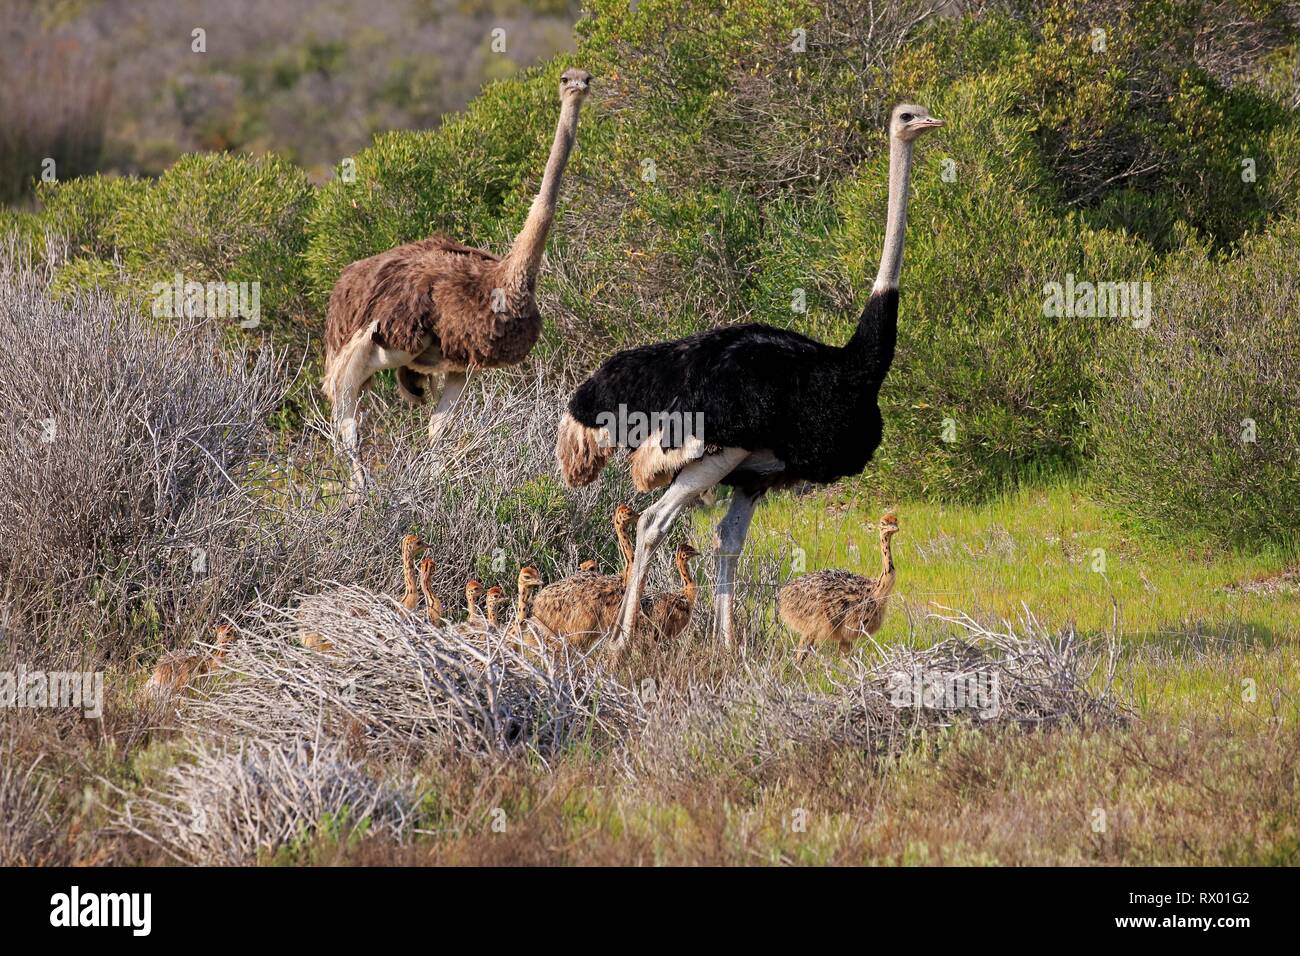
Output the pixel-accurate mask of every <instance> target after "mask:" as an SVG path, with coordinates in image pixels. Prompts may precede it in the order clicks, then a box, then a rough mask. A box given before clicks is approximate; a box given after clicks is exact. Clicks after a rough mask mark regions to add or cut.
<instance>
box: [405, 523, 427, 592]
mask: <svg viewBox="0 0 1300 956" xmlns="http://www.w3.org/2000/svg"><path fill="white" fill-rule="evenodd" d="M428 549H429V545H428V543H427V542H425V541H424V540H423V539H422V538H421V537H420V536H419V535H418V534H408V535H407V536H406V537H404V538H402V583H403V584H405V585H406V590H405V591H404V592H403V594H402V607H404V608H406V609H407V610H408V611H414V610H415V609H416V608H417V607H419V606H420V592H419V590H418V588H417V586H416V583H415V559H416V558H418V557H419V556H420V555H421V554H422V553H423V552H425V551H427V550H428Z"/></svg>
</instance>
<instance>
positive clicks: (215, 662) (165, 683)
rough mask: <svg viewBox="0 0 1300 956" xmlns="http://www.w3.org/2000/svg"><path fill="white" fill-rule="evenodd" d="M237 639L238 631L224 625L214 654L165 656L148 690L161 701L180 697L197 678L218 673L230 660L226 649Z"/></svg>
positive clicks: (199, 651)
mask: <svg viewBox="0 0 1300 956" xmlns="http://www.w3.org/2000/svg"><path fill="white" fill-rule="evenodd" d="M234 638H235V630H234V628H232V627H231V626H230V625H229V624H220V625H218V626H217V629H216V641H215V643H216V648H215V650H213V651H212V652H211V653H209V652H208V651H205V650H202V649H201V648H200V649H186V650H175V651H170V652H169V653H167V654H164V655H163V656H162V657H161V658H159V660H158V663H157V664H156V665H155V666H154V669H153V673H152V674H151V675H150V676H149V680H148V681H146V682H145V685H144V686H145V690H146V691H147V692H148V693H150V694H152V695H153V696H154V697H157V698H163V697H167V696H169V695H171V694H178V693H180V692H181V691H183V690H184V689H185V688H186V687H188V686H189V685H190V684H191V683H192V682H193V681H194V679H195V678H197V677H201V676H203V675H204V674H207V673H209V672H211V671H213V670H216V668H217V667H219V666H220V665H221V662H222V660H223V659H224V658H225V656H226V648H227V647H229V646H230V642H231V641H233V640H234Z"/></svg>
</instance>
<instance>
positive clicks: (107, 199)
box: [36, 175, 149, 259]
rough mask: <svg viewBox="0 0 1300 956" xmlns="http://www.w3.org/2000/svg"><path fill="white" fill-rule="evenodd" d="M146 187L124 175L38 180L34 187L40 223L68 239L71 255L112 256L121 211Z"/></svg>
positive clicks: (139, 181) (146, 186) (114, 249)
mask: <svg viewBox="0 0 1300 956" xmlns="http://www.w3.org/2000/svg"><path fill="white" fill-rule="evenodd" d="M148 190H149V183H148V182H146V181H144V180H140V179H133V178H129V177H123V176H98V175H96V176H85V177H83V178H80V179H66V180H60V181H57V182H51V183H41V184H39V185H38V186H37V188H36V199H37V201H38V202H39V203H40V204H41V213H40V222H41V226H42V228H45V229H48V230H49V231H50V232H51V233H53V234H55V235H59V236H62V237H63V238H64V239H66V240H67V243H68V254H69V256H70V257H71V258H79V257H82V256H90V257H93V258H97V259H111V258H113V255H114V253H116V252H117V251H118V249H119V246H120V228H121V222H122V214H123V212H124V210H126V209H127V208H128V207H130V205H131V204H132V203H135V202H139V201H140V200H141V199H142V198H143V197H144V195H145V194H146V193H147V192H148Z"/></svg>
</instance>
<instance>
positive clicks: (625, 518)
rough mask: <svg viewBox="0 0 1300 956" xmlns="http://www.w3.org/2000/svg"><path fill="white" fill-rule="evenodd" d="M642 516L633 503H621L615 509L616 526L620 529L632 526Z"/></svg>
mask: <svg viewBox="0 0 1300 956" xmlns="http://www.w3.org/2000/svg"><path fill="white" fill-rule="evenodd" d="M640 517H641V516H640V515H639V514H637V513H636V511H635V510H634V509H633V508H632V506H631V505H619V506H618V507H617V508H615V509H614V527H615V528H618V529H625V528H630V527H632V526H633V525H635V524H636V523H637V520H638V519H640Z"/></svg>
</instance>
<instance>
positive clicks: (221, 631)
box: [216, 624, 235, 648]
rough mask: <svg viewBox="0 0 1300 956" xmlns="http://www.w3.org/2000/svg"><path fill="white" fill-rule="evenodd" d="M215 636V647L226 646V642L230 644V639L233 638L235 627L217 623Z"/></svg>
mask: <svg viewBox="0 0 1300 956" xmlns="http://www.w3.org/2000/svg"><path fill="white" fill-rule="evenodd" d="M216 636H217V640H216V645H217V647H219V648H221V647H226V646H227V645H228V644H230V642H231V641H233V640H234V639H235V629H234V628H233V627H231V626H230V625H229V624H218V625H217V634H216Z"/></svg>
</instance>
